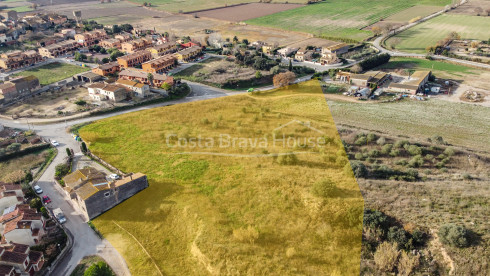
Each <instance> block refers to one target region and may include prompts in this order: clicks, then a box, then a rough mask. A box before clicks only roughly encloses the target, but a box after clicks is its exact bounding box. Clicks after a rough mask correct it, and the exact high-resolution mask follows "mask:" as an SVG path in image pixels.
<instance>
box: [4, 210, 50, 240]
mask: <svg viewBox="0 0 490 276" xmlns="http://www.w3.org/2000/svg"><path fill="white" fill-rule="evenodd" d="M0 222H1V223H2V224H1V225H0V228H1V231H2V241H6V242H15V243H22V244H27V245H29V246H33V245H36V244H38V243H39V241H40V240H41V238H42V237H43V236H44V234H45V230H44V227H45V225H46V221H45V219H44V217H43V216H42V214H41V213H38V212H37V211H36V210H34V209H31V207H29V205H28V204H19V205H16V206H15V205H14V206H10V207H9V208H6V209H5V210H4V211H3V215H2V216H1V217H0Z"/></svg>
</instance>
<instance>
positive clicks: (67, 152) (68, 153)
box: [65, 148, 71, 157]
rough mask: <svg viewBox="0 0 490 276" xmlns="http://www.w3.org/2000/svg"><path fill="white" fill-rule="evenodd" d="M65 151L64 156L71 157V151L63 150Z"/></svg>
mask: <svg viewBox="0 0 490 276" xmlns="http://www.w3.org/2000/svg"><path fill="white" fill-rule="evenodd" d="M65 150H66V155H68V157H71V150H70V148H65Z"/></svg>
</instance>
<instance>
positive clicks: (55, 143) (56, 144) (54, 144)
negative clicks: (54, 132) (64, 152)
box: [51, 140, 60, 147]
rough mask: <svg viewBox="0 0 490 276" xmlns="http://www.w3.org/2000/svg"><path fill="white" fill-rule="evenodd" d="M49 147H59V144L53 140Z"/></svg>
mask: <svg viewBox="0 0 490 276" xmlns="http://www.w3.org/2000/svg"><path fill="white" fill-rule="evenodd" d="M51 145H53V146H54V147H57V146H59V145H60V143H58V142H56V140H53V141H51Z"/></svg>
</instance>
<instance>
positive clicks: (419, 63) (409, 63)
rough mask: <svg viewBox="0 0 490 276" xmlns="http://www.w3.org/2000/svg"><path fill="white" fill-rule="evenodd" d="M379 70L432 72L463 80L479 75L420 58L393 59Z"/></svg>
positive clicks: (448, 64)
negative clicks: (463, 78) (466, 77)
mask: <svg viewBox="0 0 490 276" xmlns="http://www.w3.org/2000/svg"><path fill="white" fill-rule="evenodd" d="M378 69H415V70H431V71H432V72H433V73H434V74H435V75H436V76H439V77H449V78H454V77H456V79H461V77H465V76H467V75H478V74H479V72H478V70H477V69H474V68H471V67H467V66H463V65H458V64H453V63H447V62H442V61H434V60H427V59H420V58H401V57H393V58H391V59H390V61H389V62H388V63H386V64H383V65H381V66H380V67H378Z"/></svg>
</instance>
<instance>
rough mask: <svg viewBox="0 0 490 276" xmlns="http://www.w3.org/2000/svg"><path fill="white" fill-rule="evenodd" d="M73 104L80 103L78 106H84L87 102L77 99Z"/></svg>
mask: <svg viewBox="0 0 490 276" xmlns="http://www.w3.org/2000/svg"><path fill="white" fill-rule="evenodd" d="M75 104H76V105H80V106H84V105H86V104H87V102H86V101H84V100H82V99H79V100H77V101H75Z"/></svg>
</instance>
